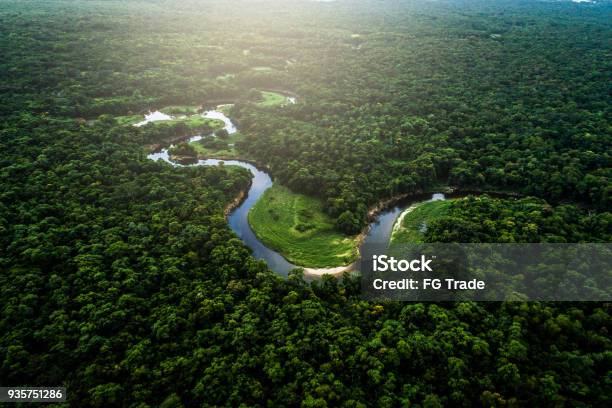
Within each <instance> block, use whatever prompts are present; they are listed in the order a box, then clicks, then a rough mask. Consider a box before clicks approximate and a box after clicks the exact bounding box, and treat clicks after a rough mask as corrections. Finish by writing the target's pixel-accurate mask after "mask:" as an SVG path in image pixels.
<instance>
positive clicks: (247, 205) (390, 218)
mask: <svg viewBox="0 0 612 408" xmlns="http://www.w3.org/2000/svg"><path fill="white" fill-rule="evenodd" d="M157 113H161V112H158V111H156V112H151V113H149V115H147V117H146V120H148V121H149V122H152V121H155V120H168V118H167V117H164V116H162V115H164V114H161V115H158V114H157ZM202 115H203V116H205V117H207V118H212V119H219V120H222V121H223V123H224V124H225V126H224V129H225V130H227V132H228V133H229V134H232V133H235V132H236V126H235V125H234V124H233V123H232V121H231V120H230V119H229V118H228V117H227V116H226V115H225V114H224V113H223V112H220V111H218V110H209V111H206V112H204V113H202ZM165 116H167V115H165ZM158 118H159V119H158ZM170 118H171V117H170ZM140 123H142V122H140ZM140 123H138V124H137V125H136V126H139V125H140ZM147 123H148V122H147ZM202 137H203V136H202V135H197V136H192V137H190V138H189V139H188V141H189V142H194V141H198V140H201V139H202ZM173 146H174V145H170V146H168V147H166V148H164V149H162V150H160V151H159V152H155V153H151V154H149V155H148V156H147V157H148V158H149V159H151V160H164V161H166V162H168V163H170V164H171V165H173V166H177V167H182V166H216V165H218V164H219V163H220V162H224V164H225V165H228V166H240V167H244V168H245V169H247V170H249V171H250V172H251V174H253V180H252V183H251V188H250V189H249V191H248V194H247V198H246V199H245V200H244V201H243V202H242V204H240V206H238V207H237V208H236V209H235V210H234V211H232V213H231V214H230V215H229V218H228V223H229V225H230V228H231V229H232V231H234V233H235V234H236V235H237V236H238V237H239V238H240V239H241V240H242V241H243V242H244V243H245V244H246V245H247V246H248V247H249V248H251V250H252V251H253V256H254V257H255V258H256V259H263V260H264V261H266V263H267V264H268V267H269V268H270V269H272V270H273V271H275V272H277V273H279V274H281V275H284V276H286V275H287V274H288V273H289V271H291V270H292V269H294V268H297V266H296V265H294V264H292V263H291V262H289V261H287V260H286V259H285V258H283V256H282V255H281V254H279V253H278V252H276V251H274V250H272V249H270V248H268V247H266V246H265V245H264V244H263V243H262V242H261V241H259V239H257V237H256V236H255V234H254V233H253V230H252V229H251V226H250V225H249V221H248V214H249V211H250V210H251V208H253V206H254V205H255V203H257V200H259V198H260V197H261V196H262V194H263V193H264V191H266V190H267V189H268V188H270V187H271V186H272V179H271V178H270V176H269V175H268V173H266V172H264V171H262V170H259V169H258V168H256V167H255V166H253V165H252V164H250V163H247V162H244V161H241V160H218V159H206V160H198V161H197V163H193V164H188V165H183V164H179V163H174V162H172V161H171V160H170V157H169V154H168V149H170V148H172V147H173ZM444 198H445V197H444V194H433V195H432V196H430V198H428V197H427V196H424V197H422V198H418V199H415V200H412V201H406V202H403V203H401V204H398V205H396V206H394V207H392V208H389V209H387V210H384V211H382V212H381V213H380V214H379V215H378V216H377V218H376V221H375V222H373V223H372V224H370V226H369V229H368V233H367V235H366V236H365V238H364V240H363V243H362V245H364V244H371V243H377V244H380V243H388V242H389V239H390V237H391V232H392V230H393V225H394V224H395V221H396V219H397V217H398V216H399V215H400V214H401V213H402V211H404V209H406V208H407V207H409V206H410V205H414V204H415V203H418V202H426V201H432V200H444Z"/></svg>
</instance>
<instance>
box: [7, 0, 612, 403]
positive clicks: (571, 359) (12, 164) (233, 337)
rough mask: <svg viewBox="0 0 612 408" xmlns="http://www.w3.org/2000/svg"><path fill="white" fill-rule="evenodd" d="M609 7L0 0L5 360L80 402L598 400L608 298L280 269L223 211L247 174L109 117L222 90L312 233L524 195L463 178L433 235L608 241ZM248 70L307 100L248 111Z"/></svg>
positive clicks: (249, 145)
mask: <svg viewBox="0 0 612 408" xmlns="http://www.w3.org/2000/svg"><path fill="white" fill-rule="evenodd" d="M611 20H612V9H611V6H610V4H609V2H597V3H596V4H575V3H573V2H570V1H559V2H546V1H531V0H529V1H527V0H497V1H494V2H491V1H484V0H473V1H470V2H465V1H458V0H442V1H436V2H432V1H415V2H380V1H375V0H362V1H352V0H347V1H338V2H315V1H276V0H261V1H257V2H250V1H232V2H222V3H221V2H209V1H195V0H189V1H185V2H181V4H180V6H179V7H168V2H166V1H160V0H151V1H147V2H144V1H139V0H129V1H123V2H108V1H104V2H98V1H72V0H71V1H67V0H58V1H52V2H51V1H42V0H32V1H28V2H24V1H17V0H6V1H2V2H0V55H2V58H1V59H0V76H1V77H2V81H0V102H1V103H0V117H1V118H2V120H0V310H1V313H0V383H1V384H2V386H32V385H54V386H66V387H67V390H68V392H67V395H68V404H69V405H70V406H76V407H79V406H82V407H110V406H129V407H147V406H155V407H157V406H160V407H181V406H184V407H192V406H240V405H243V406H270V407H298V406H300V407H325V406H343V407H364V406H372V407H396V406H420V407H441V406H458V407H462V406H464V407H468V406H486V407H493V406H508V407H519V406H520V407H550V406H568V407H574V406H576V407H589V406H593V407H607V406H610V405H612V401H611V397H610V396H611V395H612V388H611V387H612V385H611V383H610V368H611V367H612V340H611V337H610V327H612V319H611V312H612V310H611V306H610V303H598V302H584V303H571V302H566V303H541V302H527V303H525V302H523V303H521V302H512V303H441V304H435V303H424V304H423V303H393V302H389V303H375V302H368V301H365V300H363V299H362V298H361V297H360V289H359V281H358V280H355V279H354V278H352V277H350V276H346V277H343V278H341V279H335V278H333V277H330V276H326V277H324V278H322V279H320V280H317V281H315V282H312V283H308V282H306V281H305V280H304V279H303V276H302V275H301V273H300V271H299V270H298V271H294V272H292V273H291V274H290V276H289V277H288V278H286V279H285V278H282V277H279V276H277V275H276V274H275V273H273V272H272V271H270V270H269V269H268V268H267V266H266V265H265V264H264V263H263V262H261V261H256V260H255V259H254V258H253V257H252V255H251V252H250V251H249V249H248V248H247V247H246V246H245V245H244V244H243V243H242V242H241V241H240V240H239V239H238V238H237V237H236V235H235V234H233V233H232V232H231V230H230V229H229V227H228V225H227V222H226V220H225V218H224V209H225V208H226V206H227V205H228V204H230V203H231V202H232V201H233V200H234V199H235V198H236V197H237V195H238V194H239V192H240V191H243V190H244V189H246V188H247V186H248V185H249V180H250V178H251V175H250V174H249V173H248V172H247V171H246V170H244V169H235V168H233V166H218V167H198V168H190V167H177V168H175V167H172V166H170V165H168V164H167V163H163V162H160V163H156V162H153V161H150V160H147V159H146V155H145V154H144V152H143V146H145V145H154V144H157V145H160V144H167V142H168V141H169V140H175V138H180V137H181V136H184V135H185V133H189V132H190V130H189V129H188V127H187V126H186V124H185V123H161V124H160V123H158V124H155V125H151V126H143V127H141V128H136V127H134V126H125V125H122V124H121V123H118V120H115V117H124V116H126V115H128V116H131V115H132V113H133V112H145V111H147V109H149V108H151V107H153V106H156V107H159V106H200V105H202V106H211V105H214V104H218V103H226V102H228V101H231V102H235V106H234V107H233V108H232V118H233V119H234V118H235V120H236V123H237V124H238V126H239V128H240V131H241V133H242V135H243V136H241V137H242V138H243V139H242V140H241V141H240V142H236V144H235V147H234V149H235V151H236V152H237V154H240V155H246V156H248V157H252V158H254V160H256V161H257V162H260V163H262V164H263V165H265V166H266V167H267V168H269V169H270V171H271V173H272V175H273V176H274V177H275V179H276V180H278V181H279V182H280V183H281V184H283V185H285V186H288V187H289V188H291V189H292V191H294V192H295V193H299V194H300V197H301V198H300V199H299V200H297V199H296V201H298V202H304V201H303V200H312V202H313V203H318V204H317V205H318V207H316V208H317V209H319V211H317V212H316V213H313V214H314V215H312V218H314V219H315V220H319V221H320V220H327V221H326V223H325V224H326V225H328V226H329V228H330V229H329V231H333V228H334V227H333V226H334V225H336V224H342V225H343V226H345V227H346V230H347V231H348V230H353V229H356V228H357V227H361V226H363V225H365V222H366V218H367V216H366V214H367V208H368V207H369V206H370V205H372V204H374V203H377V202H379V201H380V200H381V199H384V198H388V197H390V196H393V195H395V194H399V193H411V192H418V191H422V190H427V189H428V187H430V186H432V185H433V183H437V182H448V183H450V184H451V185H457V186H460V187H463V188H470V189H478V190H485V189H492V190H511V191H516V192H520V193H523V194H525V195H531V196H535V197H528V198H522V199H520V200H509V199H497V198H490V197H479V198H466V199H462V200H457V201H456V202H454V203H452V204H451V206H450V207H449V208H448V209H447V212H446V214H445V215H444V216H440V217H439V218H438V219H437V220H435V221H433V222H431V224H430V225H429V226H428V229H427V231H426V234H425V237H424V238H423V239H424V240H426V241H445V242H447V241H460V242H481V241H490V242H541V241H548V242H559V241H565V242H576V241H587V242H588V241H597V242H610V235H609V234H610V212H609V209H610V208H611V205H610V204H611V203H610V192H611V191H612V187H611V185H610V181H609V178H610V175H611V174H610V146H611V137H612V136H611V135H612V132H610V129H611V126H610V118H612V114H611V112H610V107H611V106H612V104H611V103H610V92H609V84H610V83H611V78H610V73H611V72H612V69H611V68H612V67H611V64H612V59H610V58H609V55H610V41H609V40H610V38H611V37H612V32H611V30H612V27H611V25H610V24H609V22H610V21H611ZM236 27H240V29H239V30H237V29H236ZM354 34H358V35H359V36H358V37H355V36H354ZM288 61H290V62H291V63H288ZM256 67H268V68H269V69H267V70H261V69H254V68H256ZM220 76H222V77H224V78H225V79H224V80H219V79H218V77H220ZM262 89H288V90H292V91H293V92H295V93H296V94H298V95H300V103H298V104H295V105H288V106H286V107H285V108H283V109H264V108H262V107H260V106H258V105H257V104H256V103H252V102H253V100H254V98H253V93H258V92H259V91H257V90H262ZM130 120H131V119H119V121H124V123H125V124H129V123H131V122H130ZM232 137H233V135H230V138H228V143H232V142H231V141H230V140H231V138H232ZM194 146H195V144H194ZM287 194H289V193H287ZM300 200H302V201H300ZM313 205H314V204H313ZM321 210H322V211H321ZM279 211H280V210H279ZM292 214H299V212H296V213H292ZM343 214H344V215H343ZM264 215H265V216H266V217H268V216H270V215H269V213H268V214H266V213H264ZM284 216H287V218H286V219H287V226H288V227H289V228H292V227H294V226H297V225H298V222H292V223H291V224H289V221H291V220H292V219H291V218H288V213H282V212H279V219H281V217H284ZM309 219H310V218H308V217H305V218H304V219H302V220H298V221H299V223H304V224H307V222H309ZM303 221H306V222H303ZM319 221H316V222H315V225H322V224H323V223H322V222H319ZM339 221H341V222H339ZM265 225H266V226H270V225H271V224H270V223H266V224H265ZM295 234H296V236H299V234H298V232H297V231H296V232H295ZM302 234H304V235H306V234H308V230H307V229H306V230H305V231H304V232H303V233H302ZM338 236H339V237H343V235H341V234H338ZM323 249H324V248H323ZM323 249H322V251H323Z"/></svg>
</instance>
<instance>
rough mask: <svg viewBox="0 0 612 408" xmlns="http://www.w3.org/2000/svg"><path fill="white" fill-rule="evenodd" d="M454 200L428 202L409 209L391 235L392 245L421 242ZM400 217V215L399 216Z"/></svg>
mask: <svg viewBox="0 0 612 408" xmlns="http://www.w3.org/2000/svg"><path fill="white" fill-rule="evenodd" d="M453 201H454V200H444V201H441V200H440V201H429V202H426V203H422V204H419V205H416V206H415V207H414V208H409V209H408V212H407V213H406V214H405V215H404V216H403V218H402V219H401V220H399V219H398V221H397V222H401V224H400V225H395V226H394V227H393V228H394V229H393V233H392V235H391V241H392V242H393V243H409V242H423V241H424V237H425V233H426V232H427V230H428V229H429V226H430V225H431V223H432V222H434V221H436V220H437V219H439V218H440V217H442V216H444V215H446V213H447V212H448V209H449V207H450V206H451V205H452V202H453ZM400 217H402V215H400Z"/></svg>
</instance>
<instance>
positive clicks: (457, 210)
mask: <svg viewBox="0 0 612 408" xmlns="http://www.w3.org/2000/svg"><path fill="white" fill-rule="evenodd" d="M440 215H442V216H440ZM425 240H426V241H427V242H561V243H564V242H612V214H610V213H609V212H605V213H600V214H597V213H593V212H591V211H587V210H584V209H580V208H577V207H576V206H575V205H561V206H557V207H553V206H551V205H549V204H548V203H546V202H545V201H544V200H540V199H535V198H523V199H518V200H502V199H498V198H491V197H488V196H486V195H484V196H479V197H466V198H463V199H460V200H454V201H452V202H451V203H450V205H449V206H447V207H446V208H445V209H444V212H443V213H442V214H438V216H437V217H436V218H435V219H434V220H433V221H432V222H431V223H430V224H429V226H428V228H427V231H426V232H425Z"/></svg>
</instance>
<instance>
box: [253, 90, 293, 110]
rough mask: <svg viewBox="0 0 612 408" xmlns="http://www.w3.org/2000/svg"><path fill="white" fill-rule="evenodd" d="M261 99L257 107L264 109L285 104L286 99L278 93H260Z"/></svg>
mask: <svg viewBox="0 0 612 408" xmlns="http://www.w3.org/2000/svg"><path fill="white" fill-rule="evenodd" d="M261 97H262V99H263V100H262V101H261V102H259V106H263V107H266V108H269V107H271V106H281V105H285V104H287V97H286V96H285V95H282V94H279V93H278V92H270V91H262V93H261Z"/></svg>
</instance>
